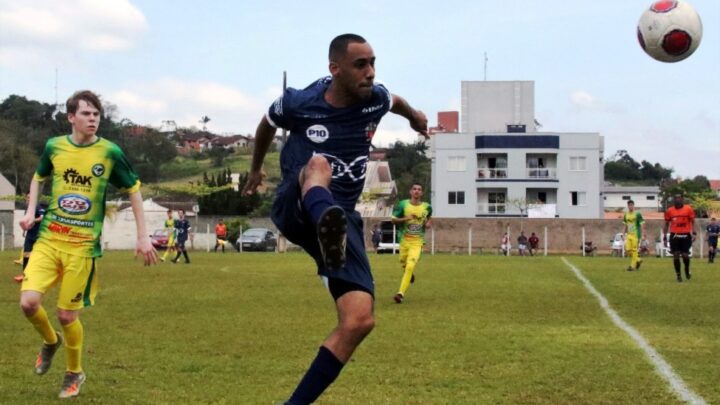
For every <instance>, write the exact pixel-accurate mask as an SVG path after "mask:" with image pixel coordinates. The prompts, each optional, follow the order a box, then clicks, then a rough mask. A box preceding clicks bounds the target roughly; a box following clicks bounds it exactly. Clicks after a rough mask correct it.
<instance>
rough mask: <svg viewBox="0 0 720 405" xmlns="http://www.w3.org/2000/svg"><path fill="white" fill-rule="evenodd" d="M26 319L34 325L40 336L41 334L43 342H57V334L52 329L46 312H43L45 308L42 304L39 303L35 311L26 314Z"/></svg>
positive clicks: (50, 343)
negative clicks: (28, 314)
mask: <svg viewBox="0 0 720 405" xmlns="http://www.w3.org/2000/svg"><path fill="white" fill-rule="evenodd" d="M27 319H28V321H30V323H31V324H32V325H33V326H34V327H35V330H37V331H38V333H40V336H42V338H43V340H44V341H45V343H47V344H49V345H52V344H55V343H57V334H56V333H55V329H53V327H52V325H50V320H49V319H48V316H47V312H45V308H43V306H42V305H40V308H38V310H37V312H35V313H34V314H33V315H31V316H28V317H27Z"/></svg>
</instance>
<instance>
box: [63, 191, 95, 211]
mask: <svg viewBox="0 0 720 405" xmlns="http://www.w3.org/2000/svg"><path fill="white" fill-rule="evenodd" d="M58 206H59V207H60V209H61V210H62V211H63V212H65V213H67V214H70V215H82V214H86V213H87V212H88V211H90V208H91V207H92V203H91V202H90V199H89V198H87V197H85V196H84V195H80V194H65V195H63V196H61V197H60V198H58Z"/></svg>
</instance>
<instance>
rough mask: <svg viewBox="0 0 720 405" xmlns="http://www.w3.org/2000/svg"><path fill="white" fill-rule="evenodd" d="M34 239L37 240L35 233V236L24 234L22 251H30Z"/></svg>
mask: <svg viewBox="0 0 720 405" xmlns="http://www.w3.org/2000/svg"><path fill="white" fill-rule="evenodd" d="M35 241H37V235H35V237H27V236H25V243H24V245H23V252H32V249H33V245H35Z"/></svg>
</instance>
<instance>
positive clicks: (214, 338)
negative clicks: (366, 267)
mask: <svg viewBox="0 0 720 405" xmlns="http://www.w3.org/2000/svg"><path fill="white" fill-rule="evenodd" d="M14 258H15V252H4V253H2V254H0V262H2V263H5V264H4V265H3V266H2V269H3V271H2V276H3V280H4V281H2V282H0V300H1V304H0V317H1V318H2V319H3V324H4V325H3V328H2V329H0V341H1V342H2V343H3V346H4V347H5V350H4V351H3V355H2V356H0V403H2V404H8V403H12V404H14V403H17V404H45V403H48V402H50V401H54V399H55V397H56V395H57V393H58V391H59V385H60V381H61V378H62V377H61V376H62V372H63V365H64V364H63V363H64V351H62V349H61V352H60V353H59V356H58V357H57V360H56V363H55V364H54V365H53V368H52V369H51V370H50V372H49V373H48V374H47V375H45V376H43V377H38V376H35V375H34V374H33V372H32V363H33V360H34V356H35V352H36V351H37V349H38V347H39V338H38V336H37V335H36V333H35V332H34V330H33V329H32V327H31V326H30V324H29V323H28V322H27V321H26V320H25V319H24V318H23V316H22V315H21V312H20V310H19V308H18V305H17V298H18V286H17V285H16V284H15V283H14V282H12V281H11V279H10V277H11V276H12V275H13V274H14V271H15V270H16V269H17V266H15V268H13V267H12V266H13V265H12V264H11V261H12V259H14ZM191 258H192V260H193V263H192V264H191V265H184V264H177V265H172V264H161V265H159V266H156V267H152V268H143V267H141V266H140V265H139V262H133V260H132V257H131V255H130V254H129V253H128V252H110V253H108V254H107V255H106V256H105V257H104V258H103V259H102V260H101V262H100V267H99V269H100V277H101V278H100V282H101V292H100V295H99V296H98V300H97V305H96V306H95V307H93V308H90V309H87V310H85V311H84V312H83V316H82V319H83V323H84V326H85V336H86V340H85V342H86V344H85V353H84V366H85V370H86V372H87V375H88V380H87V383H86V384H85V385H84V386H83V390H82V393H81V395H80V398H79V403H98V404H109V403H120V404H126V403H168V404H169V403H173V404H178V403H217V404H273V403H275V401H280V400H284V399H287V397H288V396H289V394H290V393H291V392H292V390H293V389H294V387H295V385H296V384H297V382H298V381H299V379H300V377H301V376H302V374H303V373H304V371H305V369H306V368H307V366H308V365H309V362H310V361H311V360H312V358H313V357H314V356H315V354H316V352H317V347H318V346H319V344H320V342H321V341H322V340H323V339H324V337H325V336H326V334H327V333H328V332H329V331H330V330H331V329H332V328H333V326H334V325H335V313H334V309H333V302H332V300H331V298H330V296H329V294H328V293H327V292H326V291H325V290H324V288H323V287H322V285H321V284H320V282H319V281H318V279H317V278H316V277H314V271H313V270H311V267H312V264H311V261H310V259H309V258H308V257H306V256H305V255H304V254H301V253H293V254H286V255H275V254H263V253H258V254H252V253H244V254H237V253H228V254H225V255H221V254H207V253H191ZM568 259H569V261H570V262H571V263H572V264H573V265H575V266H576V267H578V268H579V269H580V270H582V272H583V273H584V275H585V276H586V277H587V278H588V279H589V280H590V281H591V282H592V283H593V284H594V286H595V288H596V289H597V290H598V291H599V292H600V293H601V294H603V295H604V296H605V297H606V298H607V299H608V301H609V303H610V305H611V306H612V308H613V309H615V311H617V312H618V313H619V315H620V316H621V317H622V318H623V319H624V320H625V321H626V322H627V323H629V324H630V325H632V326H633V327H634V328H636V329H637V330H638V331H639V332H640V333H641V334H642V335H643V336H644V337H645V339H646V340H647V341H648V343H649V344H650V345H652V346H653V347H654V348H655V349H656V350H657V351H658V352H659V353H660V354H661V355H662V356H663V357H664V359H665V360H666V361H667V362H668V363H669V364H670V365H671V366H672V367H673V368H674V370H675V372H676V373H677V374H678V375H679V376H680V377H681V378H682V379H683V380H684V381H685V383H686V384H687V386H688V387H689V388H690V389H691V390H693V391H694V392H695V393H696V394H698V395H700V396H701V397H702V398H704V399H705V401H707V402H708V403H720V321H719V320H718V317H719V316H720V315H719V314H720V294H718V292H719V291H720V264H715V265H708V264H707V263H706V262H705V261H701V260H694V261H693V266H694V268H693V270H694V271H693V273H694V278H693V280H692V281H690V282H685V283H682V284H679V283H677V282H676V281H675V278H674V273H673V270H672V261H671V260H670V259H655V258H650V259H647V260H646V262H645V263H644V265H643V268H642V270H641V271H640V272H634V273H628V272H625V271H624V270H623V269H624V268H625V267H626V266H627V263H626V259H617V258H607V257H594V258H581V257H568ZM396 260H397V256H391V255H380V256H377V255H372V256H371V262H372V265H373V269H374V274H375V279H376V280H375V281H376V295H377V300H376V321H377V326H376V329H375V330H374V331H373V333H372V334H371V335H370V336H369V337H368V338H367V340H366V341H365V342H364V343H363V345H362V346H361V347H360V349H359V350H358V351H357V352H356V354H355V356H354V358H353V360H352V361H351V362H350V364H348V365H347V366H346V367H345V369H344V371H343V373H342V374H341V375H340V378H339V379H338V380H337V381H336V383H335V384H334V385H333V386H332V387H331V388H330V389H329V390H328V391H327V392H326V393H325V394H324V395H323V396H322V397H321V398H320V400H319V401H318V403H320V404H458V403H460V404H485V403H538V404H556V403H572V404H584V403H628V404H630V403H632V404H636V403H659V404H660V403H661V404H671V403H679V402H680V401H679V400H678V399H677V398H676V397H675V395H674V394H673V393H672V392H671V390H670V388H669V386H668V384H667V383H666V382H665V381H664V380H663V379H661V378H660V377H659V376H658V374H656V372H655V370H654V367H653V365H652V364H651V363H650V362H649V361H648V360H647V358H646V357H645V354H644V352H643V351H642V350H640V349H639V348H638V346H637V345H636V344H635V343H634V341H633V340H632V339H631V338H630V337H629V336H628V335H627V334H626V333H625V332H623V331H622V330H620V329H619V328H617V327H616V326H615V325H614V324H613V323H612V322H611V320H610V318H609V317H608V316H607V315H606V314H605V312H604V311H603V309H602V308H601V307H600V305H599V304H598V301H597V299H596V298H595V297H593V296H592V295H590V293H589V292H588V291H587V290H586V289H585V287H584V286H583V284H582V283H581V282H580V281H579V280H578V279H577V278H576V277H575V275H574V274H573V273H572V271H571V270H570V269H569V268H568V267H567V266H566V265H565V264H564V263H563V262H562V260H561V258H559V257H533V258H528V257H525V258H523V257H510V258H506V257H499V256H474V257H468V256H449V255H436V256H429V255H426V256H424V257H423V259H422V261H421V262H420V264H419V267H418V271H417V273H416V274H417V282H416V283H415V284H414V285H413V286H412V287H411V289H410V290H409V292H408V294H407V298H406V301H405V303H403V304H402V305H397V304H395V303H393V302H392V299H391V297H392V295H393V294H394V293H395V291H396V288H397V286H398V284H399V282H400V270H399V266H398V264H397V262H396ZM55 297H56V295H55V291H53V292H52V293H50V294H49V295H48V297H46V303H47V304H48V305H46V307H47V308H48V310H49V312H54V311H52V307H53V305H52V303H54V300H55ZM54 324H55V325H57V321H55V320H54Z"/></svg>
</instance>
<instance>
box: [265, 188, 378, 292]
mask: <svg viewBox="0 0 720 405" xmlns="http://www.w3.org/2000/svg"><path fill="white" fill-rule="evenodd" d="M290 178H296V177H295V176H292V177H290ZM301 195H302V193H301V190H300V185H299V184H298V183H297V181H286V182H283V183H282V184H281V185H280V186H279V187H278V189H277V193H276V195H275V201H274V202H273V207H272V214H271V217H272V221H273V223H275V226H277V228H278V230H279V231H280V233H282V234H283V235H284V236H285V237H286V238H287V239H288V240H289V241H290V242H292V243H294V244H296V245H299V246H301V247H302V248H303V249H305V251H306V252H307V253H308V254H309V255H310V256H311V257H312V258H313V259H315V264H316V265H317V267H318V274H319V275H321V276H325V277H327V278H328V279H329V280H330V282H329V286H330V288H331V294H332V295H333V297H334V298H335V299H337V298H339V296H340V295H342V294H339V295H338V292H333V291H332V286H333V285H344V286H345V287H343V289H342V290H343V291H342V292H343V293H344V292H348V291H352V290H360V291H365V292H367V293H369V294H370V295H372V296H374V295H375V282H374V281H373V277H372V273H371V272H370V262H369V261H368V258H367V254H366V253H365V239H364V238H363V220H362V218H361V217H360V213H359V212H357V211H352V212H348V211H345V214H346V215H347V248H346V251H345V256H346V263H345V267H344V268H343V269H341V270H328V269H327V268H326V267H325V264H324V263H323V260H322V256H321V254H320V245H319V244H318V237H317V230H316V229H315V224H314V223H313V221H312V219H311V218H310V216H309V214H308V213H307V212H306V211H305V209H304V208H303V207H302V203H301ZM332 279H337V280H342V281H344V282H346V283H350V284H354V285H356V286H357V288H348V287H347V284H345V283H334V282H332ZM336 295H337V296H336Z"/></svg>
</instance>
